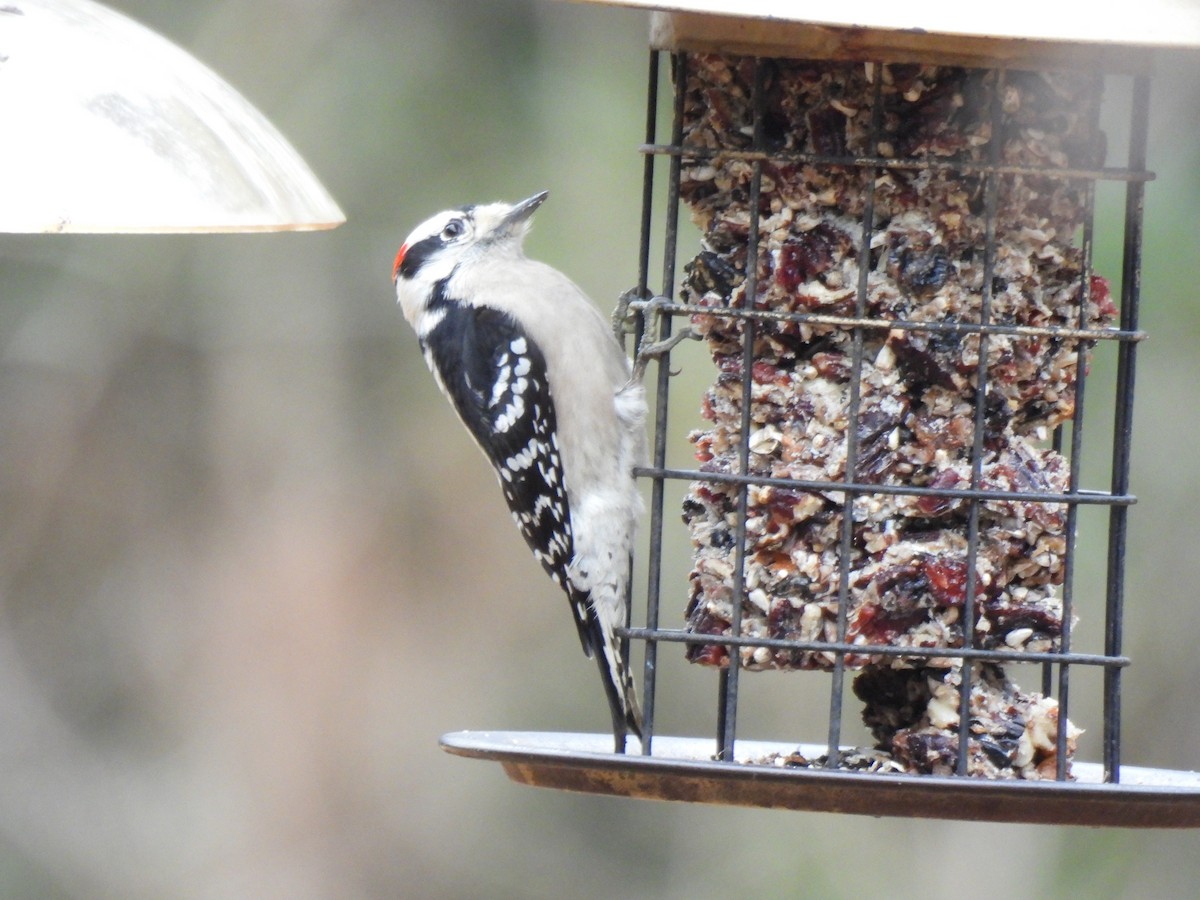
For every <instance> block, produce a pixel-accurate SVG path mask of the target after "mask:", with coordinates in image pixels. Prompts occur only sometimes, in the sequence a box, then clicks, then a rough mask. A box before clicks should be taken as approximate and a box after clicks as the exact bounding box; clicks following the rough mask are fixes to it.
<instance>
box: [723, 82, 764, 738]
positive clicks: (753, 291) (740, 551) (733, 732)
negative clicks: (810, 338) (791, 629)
mask: <svg viewBox="0 0 1200 900" xmlns="http://www.w3.org/2000/svg"><path fill="white" fill-rule="evenodd" d="M765 71H766V66H765V65H764V63H763V60H762V59H761V58H755V61H754V85H753V87H752V89H751V98H750V100H751V107H752V108H753V110H754V138H753V141H754V142H753V147H754V149H755V150H760V149H762V124H763V102H764V95H765V93H766V92H765V91H764V89H763V82H764V80H765V75H764V73H765ZM761 195H762V160H758V159H756V160H755V161H754V162H753V163H752V165H751V170H750V197H749V205H750V228H749V233H748V235H747V244H746V278H745V281H744V282H743V293H742V298H743V299H742V302H743V305H744V306H745V307H746V308H747V309H753V308H754V300H755V297H757V295H758V227H759V214H758V204H759V198H760V197H761ZM757 331H758V325H757V323H756V322H755V321H754V320H753V319H745V320H744V323H743V327H742V418H741V425H740V428H741V430H740V432H739V433H738V472H739V474H742V475H748V474H750V427H751V417H750V412H751V406H752V405H753V392H754V341H755V336H756V334H757ZM749 508H750V488H749V487H748V486H747V485H745V484H743V485H740V486H739V487H738V511H737V527H736V529H735V535H734V568H733V602H732V615H731V617H730V622H729V633H730V634H731V635H733V636H735V637H736V636H739V635H740V634H741V633H742V602H743V597H744V595H745V593H746V583H745V582H746V517H747V516H748V515H749ZM741 657H742V654H741V648H740V647H737V646H734V645H730V646H729V647H728V659H729V665H728V667H726V668H725V669H723V670H722V671H721V677H720V679H719V682H720V683H719V691H720V709H719V712H718V716H717V756H718V758H720V759H722V760H732V759H733V749H734V742H735V741H736V740H737V707H738V681H739V674H740V670H741Z"/></svg>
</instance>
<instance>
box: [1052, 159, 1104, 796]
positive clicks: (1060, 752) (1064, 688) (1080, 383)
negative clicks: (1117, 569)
mask: <svg viewBox="0 0 1200 900" xmlns="http://www.w3.org/2000/svg"><path fill="white" fill-rule="evenodd" d="M1085 191H1086V194H1085V199H1084V208H1085V214H1084V222H1083V247H1082V248H1081V249H1082V253H1081V255H1082V265H1081V269H1082V271H1081V273H1080V276H1079V318H1078V328H1079V329H1080V330H1083V329H1085V328H1087V327H1088V304H1089V303H1090V302H1091V299H1092V289H1091V281H1092V238H1093V230H1094V229H1093V221H1092V219H1093V215H1094V212H1095V200H1096V185H1095V183H1094V182H1088V183H1087V185H1086V187H1085ZM1092 346H1093V344H1091V343H1088V342H1079V343H1077V344H1076V345H1075V353H1076V360H1075V410H1074V412H1073V414H1072V419H1071V460H1070V466H1069V468H1070V476H1069V477H1070V483H1069V485H1068V486H1067V493H1068V494H1069V495H1072V496H1074V495H1078V493H1079V476H1080V471H1081V467H1082V456H1083V423H1084V415H1083V406H1084V391H1085V388H1086V386H1087V358H1088V354H1089V353H1090V352H1091V348H1092ZM1078 526H1079V506H1078V505H1077V504H1074V503H1069V504H1068V505H1067V527H1066V550H1065V552H1064V554H1063V588H1062V635H1061V636H1060V638H1059V651H1060V652H1062V653H1070V652H1071V619H1072V617H1073V616H1074V607H1075V599H1074V598H1075V536H1076V534H1077V532H1078ZM1070 671H1071V666H1070V664H1069V663H1066V662H1063V663H1059V664H1058V726H1057V729H1056V731H1055V740H1054V746H1055V767H1056V771H1055V778H1057V779H1058V780H1059V781H1066V779H1067V720H1068V717H1069V715H1070V705H1071V702H1070V701H1071V694H1070Z"/></svg>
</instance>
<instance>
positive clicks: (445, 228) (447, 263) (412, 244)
mask: <svg viewBox="0 0 1200 900" xmlns="http://www.w3.org/2000/svg"><path fill="white" fill-rule="evenodd" d="M547 196H548V192H547V191H541V192H540V193H537V194H534V195H533V196H532V197H529V198H528V199H526V200H522V201H521V202H520V203H488V204H484V205H481V206H464V207H461V208H459V209H448V210H446V211H445V212H440V213H438V214H437V215H435V216H430V217H429V218H428V219H426V220H425V221H424V222H422V223H421V224H420V225H418V226H417V227H416V228H414V229H413V230H412V233H411V234H410V235H409V236H408V237H407V238H406V239H405V241H404V245H403V246H402V247H401V248H400V252H399V253H397V254H396V263H395V265H394V266H393V268H392V280H393V281H394V282H395V284H396V299H397V300H398V301H399V302H400V307H401V309H403V311H404V317H405V318H406V319H408V321H409V322H410V323H412V324H413V326H414V327H415V326H416V324H417V320H418V319H419V318H420V316H421V314H422V313H423V312H424V311H425V310H426V309H427V307H428V306H429V304H430V303H431V302H432V301H433V299H434V297H435V296H437V294H438V292H439V291H440V290H442V289H444V287H445V285H446V284H447V283H448V282H449V280H450V278H451V276H453V275H454V273H455V270H456V269H458V268H459V267H460V266H464V265H471V264H474V263H479V262H483V261H493V260H494V261H500V260H503V259H505V258H512V257H520V256H522V255H523V253H522V250H521V244H522V242H523V241H524V239H525V234H526V233H527V232H528V231H529V217H530V216H532V215H533V213H534V211H535V210H536V209H537V208H538V207H539V206H541V205H542V202H543V201H544V200H545V199H546V197H547Z"/></svg>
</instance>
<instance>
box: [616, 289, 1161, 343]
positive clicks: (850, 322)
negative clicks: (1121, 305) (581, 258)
mask: <svg viewBox="0 0 1200 900" xmlns="http://www.w3.org/2000/svg"><path fill="white" fill-rule="evenodd" d="M629 308H630V309H633V310H637V311H639V312H642V311H646V310H654V311H658V312H663V313H670V314H672V315H687V316H713V317H715V318H722V319H755V320H760V321H768V322H795V323H798V324H802V325H830V326H833V327H835V328H846V329H850V328H871V329H875V330H884V331H891V330H893V329H896V330H898V331H930V332H936V333H939V334H1001V335H1010V336H1013V337H1048V338H1057V339H1058V340H1062V341H1144V340H1145V339H1146V337H1147V334H1146V332H1144V331H1122V330H1121V329H1119V328H1060V327H1040V326H1036V325H1004V324H999V323H988V324H987V325H981V324H979V323H977V322H946V321H931V322H922V321H918V320H916V319H882V318H877V317H875V318H871V317H868V318H861V319H859V318H855V317H853V316H832V315H827V314H825V313H804V312H780V311H778V310H769V309H738V308H736V307H729V306H697V305H695V304H694V303H675V302H670V301H666V300H665V299H664V298H662V297H654V298H652V299H650V300H634V301H633V302H631V303H630V304H629Z"/></svg>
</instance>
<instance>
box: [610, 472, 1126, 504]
mask: <svg viewBox="0 0 1200 900" xmlns="http://www.w3.org/2000/svg"><path fill="white" fill-rule="evenodd" d="M633 474H634V475H637V476H640V477H648V478H670V479H674V480H682V481H708V482H715V483H717V484H737V485H741V484H749V485H763V486H765V487H781V488H798V489H800V490H803V491H807V492H810V493H837V494H846V493H849V494H888V495H892V496H904V497H907V496H912V497H939V498H942V497H944V498H961V499H964V500H992V501H997V500H1016V501H1020V502H1027V503H1065V504H1070V505H1079V504H1082V505H1085V506H1132V505H1133V504H1135V503H1137V497H1136V496H1134V495H1133V494H1110V493H1108V492H1107V491H1092V490H1087V491H1084V490H1081V491H1076V492H1073V493H1067V494H1063V493H1054V492H1050V491H1046V492H1038V491H990V490H986V489H984V488H978V489H976V488H932V487H919V486H917V485H907V484H867V483H863V482H858V481H806V480H803V479H800V478H779V477H773V476H768V475H739V474H736V473H734V472H704V471H701V470H700V469H673V468H668V467H659V466H636V467H635V468H634V470H633Z"/></svg>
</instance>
